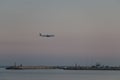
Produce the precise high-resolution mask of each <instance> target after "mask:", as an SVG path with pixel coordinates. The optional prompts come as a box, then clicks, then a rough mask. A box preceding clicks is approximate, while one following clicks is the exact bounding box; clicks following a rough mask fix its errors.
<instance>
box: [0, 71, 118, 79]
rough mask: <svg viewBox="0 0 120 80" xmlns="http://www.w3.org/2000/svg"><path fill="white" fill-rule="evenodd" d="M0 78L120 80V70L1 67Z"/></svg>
mask: <svg viewBox="0 0 120 80" xmlns="http://www.w3.org/2000/svg"><path fill="white" fill-rule="evenodd" d="M0 80H120V71H74V70H73V71H72V70H71V71H69V70H5V69H0Z"/></svg>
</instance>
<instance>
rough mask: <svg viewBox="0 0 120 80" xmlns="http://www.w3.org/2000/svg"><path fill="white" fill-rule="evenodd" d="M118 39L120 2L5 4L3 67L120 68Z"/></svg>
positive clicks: (0, 46)
mask: <svg viewBox="0 0 120 80" xmlns="http://www.w3.org/2000/svg"><path fill="white" fill-rule="evenodd" d="M39 33H46V34H49V33H50V34H54V35H55V37H53V38H43V37H40V36H39ZM119 36H120V1H118V0H1V1H0V65H12V64H14V62H16V63H17V64H23V65H74V64H76V63H77V64H81V65H92V64H95V63H96V62H99V63H101V64H106V65H120V63H119V61H120V37H119Z"/></svg>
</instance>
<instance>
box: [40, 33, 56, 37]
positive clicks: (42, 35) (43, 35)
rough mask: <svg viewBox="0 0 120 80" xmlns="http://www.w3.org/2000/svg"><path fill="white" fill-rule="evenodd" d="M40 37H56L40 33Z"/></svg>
mask: <svg viewBox="0 0 120 80" xmlns="http://www.w3.org/2000/svg"><path fill="white" fill-rule="evenodd" d="M40 36H41V37H54V36H55V35H48V34H46V35H45V34H42V33H40Z"/></svg>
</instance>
